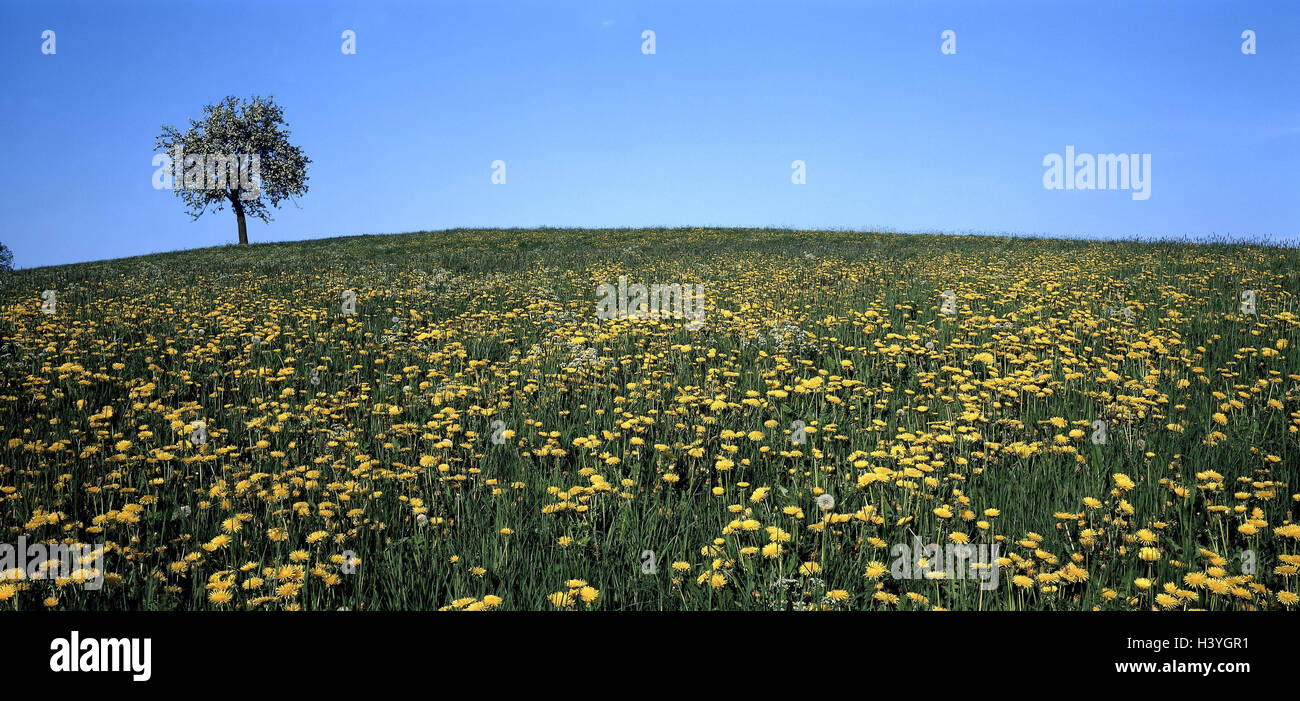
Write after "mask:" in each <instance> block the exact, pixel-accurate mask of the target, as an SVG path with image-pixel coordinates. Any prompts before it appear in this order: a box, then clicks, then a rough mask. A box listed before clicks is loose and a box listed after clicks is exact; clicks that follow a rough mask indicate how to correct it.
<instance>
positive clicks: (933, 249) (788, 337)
mask: <svg viewBox="0 0 1300 701" xmlns="http://www.w3.org/2000/svg"><path fill="white" fill-rule="evenodd" d="M1298 271H1300V252H1298V251H1297V250H1296V249H1288V248H1277V247H1266V246H1259V245H1228V244H1185V243H1144V242H1086V241H1062V240H1043V239H1014V238H997V237H972V236H957V237H945V236H906V235H893V234H865V233H851V232H794V231H781V230H741V229H717V230H705V229H672V230H649V229H640V230H631V231H627V230H620V231H615V230H608V231H604V230H601V231H597V230H577V231H569V230H545V229H542V230H536V229H532V230H516V231H503V230H491V231H488V230H474V231H452V232H440V233H422V234H409V235H400V236H367V237H351V238H339V239H329V240H317V241H306V242H297V243H283V244H264V245H256V246H245V247H222V248H211V249H201V250H194V251H187V252H178V253H168V254H159V255H153V256H144V257H139V258H131V259H122V260H114V261H107V262H101V263H88V264H81V265H72V266H62V267H55V268H39V269H31V270H23V271H18V272H14V273H8V274H6V275H5V277H3V278H0V373H2V376H3V383H4V386H3V390H2V392H0V395H2V396H0V437H2V438H3V441H2V442H0V542H4V543H10V544H13V543H17V542H18V540H19V538H20V537H21V538H25V539H26V540H28V541H29V542H37V541H43V542H45V543H89V544H103V545H104V546H105V554H104V556H103V559H102V568H103V571H102V572H98V571H97V570H98V568H97V567H95V568H94V570H96V571H91V570H90V569H89V568H90V567H91V566H90V565H88V564H86V563H81V564H82V565H83V566H82V567H81V568H79V569H77V570H76V571H75V572H72V573H71V574H68V573H64V575H63V576H59V577H39V576H32V575H31V574H30V573H29V572H27V571H25V570H24V569H22V568H18V567H13V566H11V567H9V569H7V570H4V571H0V610H25V609H41V608H51V609H78V610H80V609H92V610H108V609H128V610H137V609H163V610H172V609H218V610H244V609H277V610H279V609H327V610H335V609H339V608H346V609H349V610H354V611H355V610H362V609H367V610H371V609H441V608H446V609H468V610H482V609H498V610H556V609H572V610H587V609H593V610H664V609H755V610H771V609H779V610H811V609H840V610H844V609H853V610H858V609H902V610H930V609H954V610H955V609H982V610H1021V609H1069V610H1089V609H1101V610H1137V609H1144V610H1145V609H1152V608H1157V609H1167V610H1179V609H1214V610H1224V609H1230V610H1276V609H1288V608H1292V609H1294V608H1295V607H1296V603H1297V598H1298V597H1297V593H1300V585H1298V584H1297V568H1298V567H1300V543H1298V540H1300V525H1298V524H1297V523H1295V511H1296V508H1297V501H1298V500H1300V434H1298V432H1300V351H1298V350H1297V345H1298V344H1300V316H1298V315H1300V272H1298ZM620 277H625V278H626V279H627V281H628V282H629V284H645V285H650V284H665V285H667V284H674V283H680V284H682V285H688V284H689V285H698V286H699V287H697V288H696V289H698V290H700V298H701V300H702V302H703V307H702V314H701V315H700V316H699V317H698V322H699V323H692V320H691V319H687V318H680V319H679V318H674V317H672V316H667V317H660V318H653V317H650V318H637V317H636V316H635V315H622V316H616V317H615V318H602V317H601V316H600V315H598V314H597V303H598V301H599V297H598V294H597V291H598V289H599V288H600V286H601V285H614V284H617V283H618V281H619V278H620ZM47 291H50V292H52V293H53V294H48V293H47ZM349 293H351V294H352V295H354V296H353V297H352V298H351V299H350V300H349ZM349 301H351V307H349ZM918 542H921V543H925V544H931V543H932V544H936V545H943V546H950V545H954V544H955V545H963V544H969V545H971V546H977V545H991V544H996V545H998V546H999V550H998V551H997V552H998V554H997V558H996V561H995V562H993V563H991V564H990V565H989V566H990V567H996V568H997V575H998V576H997V578H996V586H994V587H984V586H981V582H982V580H980V579H976V578H972V577H969V576H962V577H956V576H948V573H946V572H943V571H940V570H936V569H934V568H933V567H931V565H933V564H934V563H932V562H924V563H920V564H922V565H923V566H922V567H921V568H920V570H921V571H922V572H928V573H929V574H923V575H922V576H898V574H897V567H896V562H895V561H896V557H895V556H894V555H893V554H892V552H893V549H894V547H895V546H897V545H899V544H905V545H909V546H910V545H911V544H913V543H918ZM907 571H908V572H911V574H912V575H915V571H913V570H911V569H910V568H907ZM981 574H982V575H988V574H989V572H982V573H981ZM92 575H102V576H103V586H102V588H99V589H97V590H89V589H87V588H86V587H84V586H82V584H83V583H84V582H83V580H85V579H86V578H87V577H90V576H92Z"/></svg>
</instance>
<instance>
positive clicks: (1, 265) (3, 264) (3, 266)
mask: <svg viewBox="0 0 1300 701" xmlns="http://www.w3.org/2000/svg"><path fill="white" fill-rule="evenodd" d="M13 269H14V252H13V251H11V250H9V247H8V246H6V245H4V244H3V243H0V270H13Z"/></svg>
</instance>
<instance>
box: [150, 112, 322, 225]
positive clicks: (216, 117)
mask: <svg viewBox="0 0 1300 701" xmlns="http://www.w3.org/2000/svg"><path fill="white" fill-rule="evenodd" d="M287 126H288V125H287V124H285V122H284V110H283V109H282V108H281V107H280V106H279V105H277V104H275V96H271V97H270V98H267V99H262V98H261V97H253V98H252V99H251V100H240V99H239V98H236V97H227V98H226V99H224V100H222V101H221V102H218V103H217V104H215V105H207V106H206V107H204V108H203V117H202V118H201V119H199V120H197V121H196V120H194V119H190V128H189V130H187V131H185V132H184V133H181V131H180V130H178V129H177V128H176V127H174V126H171V125H167V126H164V127H163V128H162V129H163V131H162V134H159V135H158V138H157V139H156V140H155V141H154V148H155V149H161V150H164V151H167V152H168V154H167V156H169V157H170V168H167V167H166V166H164V167H160V168H159V169H158V172H156V173H155V174H154V186H155V187H167V185H165V184H160V181H165V180H166V179H167V177H168V176H169V175H170V178H171V185H170V187H171V188H172V191H173V192H175V193H176V196H177V197H179V198H180V199H181V201H183V202H184V203H185V207H186V209H187V213H188V214H189V215H190V216H191V217H192V218H194V219H198V218H199V216H200V215H202V214H203V213H204V212H206V211H208V209H209V208H211V209H212V211H216V212H219V211H221V210H222V209H224V208H225V206H226V205H227V204H229V205H230V207H231V209H233V210H235V217H236V219H238V221H239V242H240V243H241V244H244V243H248V225H247V224H246V223H245V221H244V216H245V215H251V216H254V217H257V218H259V219H261V220H262V221H264V222H270V221H271V208H272V207H277V208H278V207H279V206H280V202H281V201H282V200H284V199H286V198H292V197H301V196H302V195H304V194H306V193H307V166H308V164H309V163H311V160H310V159H309V158H307V157H306V156H305V155H303V152H302V149H300V148H298V147H297V146H294V145H292V144H290V143H289V130H288V129H287ZM167 160H168V158H167V157H165V156H163V155H162V154H159V155H158V156H155V157H154V165H155V166H157V165H160V163H162V162H164V161H167ZM168 171H170V172H168Z"/></svg>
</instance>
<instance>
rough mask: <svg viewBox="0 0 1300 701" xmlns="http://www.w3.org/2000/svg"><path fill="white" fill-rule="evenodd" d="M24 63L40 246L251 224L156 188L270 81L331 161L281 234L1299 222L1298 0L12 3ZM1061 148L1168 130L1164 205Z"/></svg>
mask: <svg viewBox="0 0 1300 701" xmlns="http://www.w3.org/2000/svg"><path fill="white" fill-rule="evenodd" d="M46 29H52V30H54V31H55V32H56V53H55V54H53V55H45V54H43V53H42V51H41V46H42V38H41V36H42V32H43V31H44V30H46ZM346 29H351V30H353V31H355V32H356V35H357V41H356V49H357V51H356V54H355V55H344V54H343V53H342V51H341V50H340V49H341V46H342V44H343V40H342V38H341V34H342V33H343V31H344V30H346ZM646 29H650V30H653V31H654V32H655V38H656V46H655V49H656V52H655V53H654V54H653V55H645V54H643V53H642V50H641V48H642V43H643V40H642V32H643V31H644V30H646ZM949 29H950V30H952V31H954V32H955V33H956V49H957V51H956V53H955V54H952V55H945V54H944V53H942V52H941V50H940V48H941V44H942V39H941V34H942V32H943V31H944V30H949ZM1247 29H1250V30H1253V31H1255V32H1256V53H1255V54H1254V55H1246V54H1243V53H1242V43H1243V39H1242V38H1241V34H1242V32H1243V31H1244V30H1247ZM0 61H2V62H3V65H4V71H3V83H2V85H3V89H2V90H0V100H3V109H0V134H3V137H2V138H0V148H2V149H3V151H2V153H3V156H4V158H5V162H6V164H7V166H8V167H7V168H4V169H2V170H0V209H3V212H4V217H3V221H4V226H3V227H2V228H0V241H3V242H4V243H6V244H8V245H9V246H10V247H11V248H12V249H13V251H14V254H15V263H16V265H18V266H20V267H31V266H37V265H48V264H57V263H68V262H76V261H87V260H99V259H105V258H113V257H120V256H128V255H137V254H143V253H151V252H156V251H165V250H175V249H181V248H192V247H197V246H210V245H218V244H223V243H229V242H233V241H235V239H236V225H235V218H234V215H233V214H232V213H231V212H230V211H229V209H226V210H225V211H222V212H217V213H210V214H207V215H205V216H204V217H203V218H201V219H199V220H198V221H196V222H192V221H191V220H190V218H189V217H188V216H187V215H186V214H185V213H184V210H183V208H182V206H181V203H180V201H179V200H178V199H176V198H175V197H174V196H173V195H172V193H170V192H168V191H166V190H155V189H154V188H153V184H152V178H153V173H154V167H153V166H152V165H151V160H152V157H153V155H154V151H153V143H154V137H155V136H156V135H157V134H158V132H159V131H160V127H161V126H162V125H163V124H165V123H169V124H176V125H177V126H182V125H184V124H186V123H187V119H188V118H189V117H197V116H198V115H199V113H200V110H201V108H202V106H203V105H205V104H208V103H212V102H216V101H217V100H219V99H220V98H222V97H224V96H226V95H237V96H251V95H255V94H260V95H269V94H274V95H275V97H276V99H277V101H278V102H279V103H281V104H282V105H283V106H284V108H285V116H286V120H287V121H288V123H289V127H290V130H291V132H292V140H293V141H294V142H295V143H296V144H298V145H299V146H301V147H302V148H303V149H304V150H305V152H306V153H307V155H308V156H309V157H310V158H311V159H312V160H313V163H312V166H311V170H310V181H309V185H310V191H309V192H308V193H307V195H306V196H305V197H303V198H302V199H301V200H299V201H298V202H297V204H296V205H295V204H294V203H286V204H285V205H284V206H283V207H282V208H281V209H280V210H279V211H278V212H277V213H276V214H275V220H274V221H273V222H272V223H271V224H269V225H267V224H263V223H262V222H261V221H260V220H251V221H250V222H249V236H250V238H251V240H252V241H253V242H255V243H256V242H262V241H282V240H294V239H304V238H320V237H327V236H337V235H347V234H359V233H396V232H404V231H419V230H432V229H444V228H452V227H462V226H483V227H498V226H501V227H504V226H529V227H530V226H588V227H619V226H660V225H664V226H678V225H681V226H686V225H689V226H711V225H719V226H789V227H801V228H817V227H824V228H855V229H868V228H869V229H889V230H899V231H948V232H968V231H978V232H989V233H1001V232H1010V233H1016V234H1045V235H1059V236H1094V237H1113V236H1133V235H1139V236H1175V237H1180V236H1189V237H1199V236H1207V235H1212V234H1218V235H1227V236H1232V237H1269V238H1276V239H1291V238H1295V237H1300V89H1297V88H1300V3H1296V2H1290V1H1278V2H1251V1H1248V0H1246V1H1235V2H1193V1H1189V2H1177V3H1172V2H1154V1H1142V0H1129V1H1124V2H1079V3H1075V2H1045V1H1036V2H1001V1H997V0H991V1H989V2H979V3H975V2H970V1H969V0H961V1H959V2H924V1H920V2H905V3H904V2H890V3H875V2H863V1H857V2H847V1H846V2H818V1H815V0H797V1H796V0H784V1H782V2H762V1H755V0H749V1H748V2H721V1H715V0H695V1H693V2H563V1H548V2H522V1H515V2H489V1H486V0H473V1H472V2H470V1H465V2H454V3H451V2H388V1H386V0H373V1H371V2H286V1H281V0H256V1H254V2H246V3H244V2H238V3H229V2H222V3H220V6H219V7H214V6H211V5H209V4H206V3H199V2H194V1H192V0H179V1H178V0H172V1H170V2H153V1H150V0H145V1H139V2H119V1H113V0H109V1H102V2H101V1H96V2H89V1H83V2H39V3H37V2H23V3H15V2H12V1H11V0H3V2H0ZM1067 146H1073V147H1074V148H1075V151H1076V152H1078V153H1088V154H1096V153H1139V154H1151V158H1152V169H1151V174H1150V177H1151V187H1150V197H1149V199H1146V200H1134V199H1133V198H1132V197H1131V192H1126V191H1118V190H1117V191H1109V190H1093V191H1087V190H1084V191H1080V190H1072V191H1066V190H1048V189H1045V188H1044V186H1043V175H1044V171H1045V167H1044V165H1043V159H1044V157H1045V156H1046V155H1047V154H1051V153H1057V154H1063V153H1064V151H1065V148H1066V147H1067ZM498 159H499V160H503V161H505V162H506V184H504V185H494V184H493V183H492V182H491V175H492V168H491V164H492V162H493V161H495V160H498ZM795 160H802V161H804V162H805V164H806V174H807V175H806V177H807V182H806V184H804V185H795V184H793V183H792V182H791V174H792V168H791V163H792V162H793V161H795Z"/></svg>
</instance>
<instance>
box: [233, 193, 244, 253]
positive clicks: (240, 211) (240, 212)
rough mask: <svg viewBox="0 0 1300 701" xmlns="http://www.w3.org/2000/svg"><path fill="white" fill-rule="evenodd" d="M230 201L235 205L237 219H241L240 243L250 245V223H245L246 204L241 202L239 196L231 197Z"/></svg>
mask: <svg viewBox="0 0 1300 701" xmlns="http://www.w3.org/2000/svg"><path fill="white" fill-rule="evenodd" d="M230 201H231V202H233V203H234V207H235V217H237V218H238V219H239V242H240V243H241V244H246V243H248V223H247V222H245V221H244V203H243V202H240V201H239V196H238V195H235V196H234V197H231V198H230Z"/></svg>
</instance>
